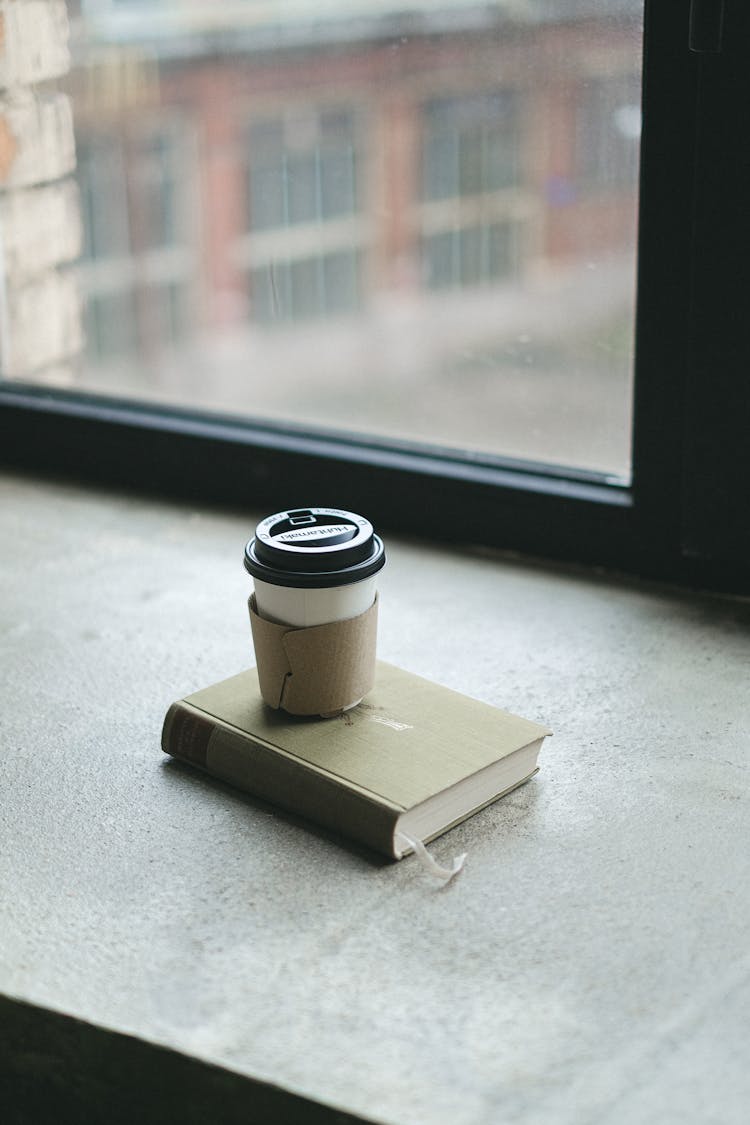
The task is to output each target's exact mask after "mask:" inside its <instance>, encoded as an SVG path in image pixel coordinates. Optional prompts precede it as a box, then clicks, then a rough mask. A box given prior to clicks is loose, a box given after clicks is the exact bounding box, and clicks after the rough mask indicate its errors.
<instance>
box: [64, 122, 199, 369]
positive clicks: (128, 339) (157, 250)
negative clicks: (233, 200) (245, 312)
mask: <svg viewBox="0 0 750 1125" xmlns="http://www.w3.org/2000/svg"><path fill="white" fill-rule="evenodd" d="M76 144H77V150H78V182H79V185H80V189H81V200H82V211H83V227H84V253H83V258H82V261H81V263H80V265H79V267H78V272H79V277H80V281H81V288H82V291H83V296H84V299H85V303H84V323H85V328H86V340H87V356H86V358H87V360H89V361H92V362H96V363H100V362H106V361H107V360H116V359H118V357H123V356H128V355H130V356H132V355H138V356H143V357H147V356H149V355H153V354H155V353H158V352H160V351H162V350H163V349H164V348H168V347H171V346H173V345H174V344H176V343H177V342H179V341H180V340H181V339H182V337H183V334H184V328H185V324H186V321H187V307H188V304H189V295H190V277H191V273H192V266H191V258H192V254H191V250H190V247H189V244H188V239H189V233H188V227H189V208H188V205H187V198H186V193H187V189H186V186H185V185H186V167H185V163H186V143H185V137H184V135H183V133H182V130H181V129H180V128H179V126H178V125H174V124H167V125H164V126H162V127H158V126H157V127H152V128H148V129H146V130H136V131H132V130H130V129H128V128H127V127H126V126H125V125H124V124H123V123H119V124H115V126H114V127H113V128H110V129H109V130H108V131H107V132H103V131H98V130H97V131H89V132H87V131H86V129H85V128H81V129H80V130H79V134H78V137H77V141H76Z"/></svg>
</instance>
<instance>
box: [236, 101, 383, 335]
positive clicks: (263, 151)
mask: <svg viewBox="0 0 750 1125" xmlns="http://www.w3.org/2000/svg"><path fill="white" fill-rule="evenodd" d="M360 161H361V156H360V152H359V141H358V123H357V118H356V114H355V113H354V112H353V111H351V110H348V109H339V108H331V109H321V110H314V109H294V110H289V111H287V112H286V113H282V114H279V115H277V116H275V117H269V118H265V119H263V120H258V121H254V122H252V123H251V125H250V127H249V129H248V131H247V162H248V175H247V185H248V190H247V203H248V228H249V234H248V236H247V237H246V238H244V239H243V240H242V242H241V245H240V247H239V254H240V256H241V258H242V260H243V261H244V263H245V265H246V268H247V270H248V273H249V277H250V289H251V316H252V319H254V320H255V321H257V322H260V323H262V324H273V323H276V322H280V323H285V324H289V322H296V321H305V320H310V319H319V318H331V317H335V316H337V315H345V314H349V313H352V312H355V311H356V310H357V309H358V308H359V307H360V303H361V280H360V279H361V265H362V252H363V245H364V241H365V236H364V224H363V223H362V222H361V220H360V218H359V213H360V209H361V203H360V195H361V192H360V188H359V164H360ZM285 233H286V237H285Z"/></svg>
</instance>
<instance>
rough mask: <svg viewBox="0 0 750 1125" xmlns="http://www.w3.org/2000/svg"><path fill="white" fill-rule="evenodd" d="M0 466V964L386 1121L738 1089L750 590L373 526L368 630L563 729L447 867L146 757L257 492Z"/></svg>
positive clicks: (201, 676)
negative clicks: (458, 545)
mask: <svg viewBox="0 0 750 1125" xmlns="http://www.w3.org/2000/svg"><path fill="white" fill-rule="evenodd" d="M0 495H1V497H2V509H3V513H4V517H3V524H4V526H3V531H2V535H3V542H4V562H5V568H4V573H5V582H4V596H5V607H4V608H5V613H4V620H5V627H4V641H5V645H6V649H7V657H6V676H5V688H6V695H5V708H4V715H3V718H4V720H5V725H6V733H5V738H4V749H5V761H6V770H7V773H6V777H8V778H9V779H10V785H9V786H8V787H7V793H8V794H9V796H8V797H7V798H6V803H5V808H4V812H3V819H2V820H0V823H2V825H3V833H4V835H5V839H4V840H2V846H0V869H2V872H3V886H2V891H1V892H0V901H2V903H3V904H4V907H3V915H4V918H3V921H2V924H1V925H0V932H2V934H3V938H4V940H3V957H2V959H1V960H0V994H3V995H7V996H9V997H14V998H16V999H18V1000H24V1001H27V1002H28V1003H30V1004H31V1005H33V1006H36V1007H37V1008H38V1009H40V1010H41V1009H45V1008H49V1009H52V1010H55V1011H60V1012H65V1013H69V1014H72V1015H75V1016H78V1017H80V1018H82V1019H84V1020H86V1021H89V1022H90V1023H91V1024H93V1025H95V1026H96V1027H99V1028H107V1029H111V1030H113V1031H120V1032H125V1033H127V1034H128V1035H130V1036H133V1037H135V1038H136V1039H139V1040H143V1041H146V1042H148V1043H156V1044H161V1045H163V1046H167V1047H170V1048H173V1049H174V1050H176V1051H178V1052H180V1053H181V1054H183V1055H185V1056H187V1057H188V1058H189V1059H192V1060H194V1061H195V1066H196V1068H197V1067H198V1060H203V1061H208V1062H213V1063H218V1064H220V1065H222V1066H225V1067H227V1068H229V1069H230V1070H232V1071H234V1072H236V1073H237V1074H238V1075H241V1076H244V1078H254V1079H257V1080H259V1081H261V1082H265V1083H270V1084H272V1085H274V1086H276V1087H279V1088H280V1089H281V1090H288V1091H292V1092H295V1093H298V1094H301V1095H303V1096H304V1098H306V1099H310V1100H311V1101H317V1102H320V1103H323V1104H325V1105H331V1106H338V1107H340V1108H341V1109H345V1110H347V1111H349V1113H351V1114H353V1115H360V1116H362V1117H365V1118H373V1119H376V1120H378V1121H383V1122H389V1123H390V1122H393V1123H394V1125H395V1123H397V1122H403V1121H407V1120H409V1121H417V1120H418V1121H420V1122H424V1123H425V1125H433V1123H434V1125H442V1123H444V1122H445V1123H448V1122H450V1123H451V1125H464V1123H466V1125H469V1123H472V1125H473V1123H475V1122H477V1121H480V1120H497V1121H500V1120H502V1121H504V1122H509V1123H510V1122H526V1121H531V1120H533V1121H534V1122H539V1123H543V1122H549V1123H550V1125H551V1123H552V1122H554V1123H555V1125H565V1123H567V1122H570V1123H571V1125H572V1123H574V1122H578V1121H580V1120H583V1119H585V1120H589V1119H591V1120H597V1121H598V1122H601V1123H611V1125H616V1123H619V1122H621V1121H626V1120H642V1121H646V1120H655V1119H659V1118H660V1117H662V1116H663V1115H664V1113H665V1111H666V1107H669V1108H670V1110H671V1112H672V1113H673V1114H675V1115H679V1116H680V1120H681V1121H683V1122H685V1123H689V1122H696V1125H697V1123H698V1122H701V1123H702V1122H703V1121H705V1120H706V1118H707V1116H710V1115H711V1114H713V1115H714V1116H719V1117H721V1118H722V1120H726V1121H729V1120H735V1119H736V1120H738V1121H739V1120H740V1119H741V1118H742V1112H744V1106H745V1104H746V1100H747V1094H748V1088H747V1077H746V1068H745V1066H744V1060H742V1059H741V1057H740V1056H741V1052H740V1051H739V1050H737V1049H734V1054H733V1053H732V1050H733V1049H732V1047H731V1044H733V1043H734V1044H737V1043H741V1042H743V1041H744V1037H745V1030H746V1029H745V1021H744V1017H743V1011H742V1009H743V1003H744V1004H745V1005H746V1004H747V1000H748V985H747V983H746V980H745V979H744V978H745V977H746V972H743V971H741V970H742V966H743V965H746V948H745V947H746V933H747V928H748V924H749V923H750V901H749V900H748V896H747V894H746V893H743V892H744V887H745V882H746V880H745V870H744V868H745V853H746V823H745V820H746V816H745V811H744V809H743V803H742V800H741V797H742V795H743V793H744V792H745V790H746V780H745V779H746V776H747V769H748V764H749V759H748V748H747V740H746V737H745V727H746V706H747V704H746V687H747V678H746V668H747V660H748V643H747V625H748V622H749V621H750V605H748V603H747V602H743V601H737V600H729V599H720V598H710V597H701V596H698V595H693V594H687V593H684V592H678V591H674V590H671V589H668V588H664V587H656V586H653V587H652V586H648V585H645V584H643V585H638V584H636V583H635V582H633V583H619V584H618V583H615V582H614V581H610V580H607V579H603V578H601V579H592V578H586V577H581V576H579V575H577V574H575V573H571V572H565V571H562V570H553V569H551V568H549V569H547V568H542V567H538V568H530V567H527V566H523V565H521V564H513V563H511V562H507V561H500V560H498V559H496V558H494V557H489V556H478V555H471V554H470V553H468V552H461V551H448V550H437V549H432V548H430V547H427V546H421V545H415V544H412V543H407V542H404V541H398V542H389V544H388V546H389V564H388V566H387V568H386V570H385V571H384V572H383V578H382V582H381V615H380V637H379V654H380V655H381V656H382V657H383V658H384V659H386V660H389V661H391V662H393V663H397V664H401V665H403V666H404V667H406V668H409V669H411V670H413V671H415V672H418V673H420V674H422V675H424V676H427V677H429V678H432V679H435V680H438V681H440V682H442V683H445V684H447V685H448V686H450V687H452V688H455V689H457V690H460V691H464V692H466V693H468V694H472V695H476V696H478V697H480V698H483V699H485V700H488V701H489V702H492V703H495V704H497V705H499V706H501V707H506V708H508V709H510V710H514V711H517V712H518V713H520V714H523V715H525V716H526V717H528V718H531V719H537V720H540V721H542V722H544V723H547V724H549V725H550V726H551V727H552V729H553V730H554V731H555V736H554V738H553V739H552V740H550V741H549V742H548V743H546V744H545V748H544V751H543V755H542V759H541V772H540V774H539V775H538V777H537V778H536V779H535V780H534V781H533V782H531V783H529V784H528V785H526V786H525V787H523V788H522V789H521V790H519V791H517V792H516V793H514V794H513V795H512V796H510V797H509V798H507V799H505V800H504V801H501V802H500V803H498V804H497V805H495V806H492V807H490V808H488V809H486V810H484V811H483V812H482V813H480V814H478V815H477V816H475V817H474V818H472V819H471V820H470V821H468V822H467V823H465V824H464V825H462V826H460V827H459V828H457V829H455V830H454V831H453V832H451V833H450V834H449V835H447V836H445V837H443V838H442V839H441V840H439V841H437V842H436V843H435V844H434V845H433V849H434V851H435V854H436V855H437V856H438V857H440V858H441V859H443V860H448V859H449V858H450V857H452V856H453V855H455V854H457V853H459V852H463V851H466V852H468V859H467V864H466V870H465V871H464V872H463V873H462V875H461V876H460V877H459V878H458V879H456V880H455V881H454V882H453V883H452V884H450V885H449V886H448V887H446V888H444V889H442V888H441V887H440V886H439V885H436V884H435V883H434V882H433V881H431V879H430V878H429V877H427V876H426V875H424V874H423V873H422V871H421V869H420V868H419V867H417V866H416V864H415V863H414V862H413V861H410V860H405V861H404V862H402V863H400V864H395V865H391V864H385V863H383V862H381V861H380V860H379V859H377V858H374V857H372V856H370V855H368V854H365V853H364V852H362V851H360V850H358V849H354V848H350V847H348V846H347V845H345V844H343V845H342V844H341V843H340V842H339V841H337V840H335V839H334V838H333V837H331V836H329V835H327V834H325V833H324V832H322V831H321V830H317V829H310V828H308V827H307V826H305V825H304V824H302V822H300V821H297V820H294V819H292V818H289V817H286V816H284V815H283V814H281V813H276V812H275V811H274V810H272V809H270V808H269V807H267V806H264V805H261V804H260V803H259V802H255V801H253V800H252V799H250V798H246V797H244V796H242V795H241V794H237V793H235V792H233V791H231V790H230V789H229V788H227V787H225V786H223V785H221V784H219V783H218V782H214V781H212V780H210V779H207V778H203V777H201V776H199V775H197V774H195V773H192V772H189V771H188V770H187V769H184V768H181V767H179V766H176V765H174V764H169V763H167V762H166V761H165V760H163V759H162V756H161V754H160V752H159V731H160V726H161V720H162V718H163V714H164V712H165V710H166V707H167V705H168V704H169V703H170V702H171V701H172V700H173V699H175V698H177V697H179V696H181V695H183V694H185V693H187V692H188V691H191V690H194V689H197V688H199V687H201V686H204V685H206V684H208V683H211V682H213V681H214V680H218V679H221V678H222V677H224V676H227V675H230V674H232V673H233V672H235V671H237V670H239V669H240V668H242V667H244V666H247V665H248V664H250V663H252V652H251V647H250V637H249V628H248V625H247V620H246V610H245V599H246V597H247V593H248V583H247V578H246V575H245V573H244V571H243V568H242V564H241V556H242V547H243V544H244V542H245V540H246V538H247V537H248V535H249V534H250V532H251V531H252V528H253V526H254V522H255V518H254V515H253V516H240V515H238V516H231V515H226V514H221V515H216V514H211V513H209V512H206V511H199V510H195V509H191V508H190V507H188V506H185V505H182V506H178V505H169V504H166V503H157V502H155V501H146V500H141V499H134V498H132V497H118V496H115V495H113V494H111V493H105V492H94V491H87V490H85V489H83V488H78V487H74V486H68V485H64V486H63V485H50V484H48V483H45V484H39V483H36V482H34V481H33V480H31V479H30V478H25V477H13V476H10V475H6V476H3V477H2V478H0ZM256 514H257V513H256ZM457 737H460V732H457ZM19 1011H20V1009H19ZM10 1012H11V1018H10V1019H8V1021H7V1026H8V1027H9V1028H11V1034H12V1031H13V1030H14V1029H15V1027H16V1024H14V1020H13V1018H12V1012H13V1006H12V1005H11V1008H10ZM18 1026H20V1023H19V1025H18ZM29 1026H30V1027H31V1028H32V1031H31V1033H30V1034H31V1035H32V1037H33V1021H32V1023H31V1024H30V1025H29ZM40 1026H41V1015H40ZM27 1034H28V1033H27ZM63 1034H64V1032H63V1031H61V1032H60V1035H61V1036H62V1035H63ZM61 1041H62V1040H61ZM52 1049H54V1048H52ZM141 1049H142V1048H141V1047H140V1046H139V1045H138V1044H137V1043H134V1042H133V1040H131V1039H123V1040H122V1044H121V1047H120V1050H121V1051H122V1060H123V1067H122V1074H123V1076H125V1075H127V1072H128V1066H127V1062H128V1058H129V1057H130V1056H132V1057H136V1056H138V1053H139V1052H140V1051H141ZM24 1050H25V1051H27V1052H28V1051H30V1050H31V1051H32V1052H33V1045H32V1046H29V1043H28V1039H27V1040H26V1044H25V1047H24ZM19 1052H20V1048H19V1047H18V1046H17V1045H16V1049H15V1050H14V1051H12V1052H11V1058H12V1059H13V1060H14V1069H13V1076H14V1077H15V1078H17V1070H16V1067H15V1064H16V1063H18V1059H21V1054H20V1053H19ZM60 1052H61V1054H62V1053H63V1051H62V1047H61V1048H60ZM82 1059H83V1056H80V1057H79V1058H78V1059H77V1060H76V1059H75V1058H74V1060H73V1062H70V1063H69V1064H68V1065H69V1066H70V1067H73V1070H68V1071H67V1072H66V1078H65V1082H64V1083H63V1086H62V1087H61V1088H59V1089H57V1090H56V1094H55V1096H56V1097H57V1098H58V1100H59V1099H60V1098H61V1097H68V1096H69V1097H71V1098H72V1097H77V1098H79V1099H81V1100H80V1103H77V1108H78V1110H79V1111H83V1110H86V1109H88V1110H90V1109H91V1107H94V1108H96V1106H97V1104H98V1103H97V1102H96V1099H97V1098H101V1097H103V1096H105V1095H106V1096H110V1095H112V1096H115V1095H116V1094H117V1093H118V1091H117V1090H116V1089H114V1088H109V1087H108V1088H107V1089H106V1090H104V1092H103V1091H102V1084H101V1082H98V1081H95V1080H94V1079H95V1077H96V1076H95V1074H94V1073H93V1071H94V1067H93V1066H92V1072H91V1073H87V1071H86V1064H85V1062H84V1061H82ZM22 1065H25V1064H23V1063H22V1062H21V1063H18V1066H22ZM76 1067H78V1068H79V1069H78V1072H76V1071H75V1068H76ZM45 1074H46V1075H47V1077H46V1078H45ZM34 1077H35V1082H36V1085H37V1091H38V1092H39V1096H43V1092H44V1090H45V1089H46V1088H47V1086H49V1088H50V1089H51V1088H52V1086H54V1082H55V1079H54V1078H50V1077H49V1073H48V1072H46V1071H44V1070H43V1068H40V1069H39V1072H38V1074H37V1073H35V1076H34ZM636 1079H637V1081H635V1080H636ZM130 1080H131V1081H132V1075H130ZM108 1081H109V1079H108ZM112 1081H114V1080H112ZM123 1081H125V1077H123ZM207 1088H208V1087H207ZM253 1090H255V1092H254V1093H253ZM73 1091H76V1092H75V1093H74V1092H73ZM138 1096H139V1097H140V1098H141V1100H142V1107H141V1108H144V1107H145V1109H146V1110H149V1111H153V1106H150V1104H149V1103H148V1098H149V1097H150V1094H149V1087H148V1084H145V1085H144V1087H143V1091H142V1092H141V1094H140V1095H138ZM155 1096H156V1095H154V1097H155ZM178 1096H179V1094H178V1091H177V1090H175V1092H174V1098H177V1097H178ZM257 1096H258V1094H257V1088H251V1087H250V1085H249V1084H248V1099H249V1102H248V1104H253V1103H252V1098H253V1097H257ZM87 1099H88V1100H87ZM176 1104H177V1103H176V1102H175V1101H173V1102H172V1110H174V1107H175V1105H176ZM675 1107H676V1108H675ZM741 1111H742V1112H741ZM221 1112H222V1111H221V1108H220V1107H219V1106H216V1107H215V1112H213V1113H212V1115H211V1119H212V1120H216V1121H221V1120H224V1119H225V1118H223V1117H222V1116H221ZM296 1112H298V1117H296V1118H294V1120H304V1119H306V1115H305V1111H304V1103H299V1104H298V1106H297V1111H296ZM61 1115H62V1116H64V1113H62V1114H61ZM81 1116H85V1114H84V1113H81ZM206 1119H208V1118H206ZM226 1119H227V1120H228V1119H229V1118H228V1117H227V1118H226ZM309 1119H310V1120H323V1119H324V1118H321V1117H315V1116H314V1107H313V1106H312V1105H311V1106H310V1112H309ZM231 1120H234V1118H233V1117H232V1118H231Z"/></svg>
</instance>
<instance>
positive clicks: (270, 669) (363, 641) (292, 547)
mask: <svg viewBox="0 0 750 1125" xmlns="http://www.w3.org/2000/svg"><path fill="white" fill-rule="evenodd" d="M244 563H245V569H246V570H247V571H248V573H249V574H250V575H252V578H253V583H254V590H255V592H254V596H253V598H251V599H250V619H251V624H252V626H253V640H254V643H255V651H256V658H257V663H258V673H259V678H260V684H261V692H262V694H263V697H264V699H265V700H266V702H268V703H270V704H271V706H274V707H282V708H284V709H285V710H289V711H291V713H292V714H324V713H329V712H333V711H336V710H343V709H346V708H347V707H351V706H354V704H356V703H357V702H359V700H360V699H361V697H362V695H363V694H364V690H362V689H363V686H364V689H365V690H369V687H371V686H372V684H371V680H372V679H373V678H374V668H375V652H374V647H375V633H376V620H377V618H376V611H377V605H376V595H377V590H376V586H377V576H378V573H379V571H380V570H381V569H382V567H383V566H384V564H385V549H384V547H383V542H382V540H381V539H380V537H379V536H378V535H376V534H375V531H374V529H373V526H372V524H371V523H370V521H369V520H368V519H366V518H365V517H364V516H360V515H357V514H356V513H355V512H349V511H344V510H342V509H340V508H293V509H290V510H288V511H285V512H276V513H275V514H274V515H272V516H268V517H266V519H264V520H262V521H261V522H260V523H259V524H258V526H257V528H256V529H255V535H254V536H253V538H252V539H250V541H249V542H248V543H247V545H246V547H245V556H244ZM290 633H293V634H294V635H293V636H291V637H290V636H289V635H288V634H290ZM342 653H346V657H345V659H344V657H343V656H342V655H341V654H342ZM295 659H296V664H295ZM337 661H338V664H337ZM303 681H304V682H303Z"/></svg>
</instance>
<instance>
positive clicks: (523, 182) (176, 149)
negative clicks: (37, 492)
mask: <svg viewBox="0 0 750 1125" xmlns="http://www.w3.org/2000/svg"><path fill="white" fill-rule="evenodd" d="M313 7H314V9H315V12H314V15H313V14H312V12H313ZM313 7H311V8H310V10H309V11H307V10H306V11H305V12H304V13H303V12H302V9H301V7H300V6H298V5H288V4H285V3H281V2H280V0H279V2H277V3H274V2H273V0H272V2H270V3H264V4H257V3H246V4H241V5H238V4H230V3H226V2H222V0H217V2H216V3H213V4H210V5H209V4H207V5H201V6H199V7H196V5H194V4H192V3H188V2H183V0H164V2H163V3H159V4H149V5H146V4H143V3H137V2H136V0H118V2H117V3H116V4H110V3H104V2H96V0H84V2H82V3H81V4H80V5H79V7H78V9H77V14H76V16H75V18H74V20H73V23H72V45H73V59H74V66H73V69H72V71H71V73H70V75H69V76H68V78H66V79H62V80H61V81H60V84H61V87H62V89H63V90H64V91H67V92H68V93H69V94H70V96H71V98H72V105H73V114H74V121H75V133H76V147H77V157H78V165H77V171H76V176H77V180H78V184H79V187H80V206H81V214H82V221H83V229H84V232H85V233H84V247H83V252H82V254H81V256H80V259H79V261H78V262H77V264H75V266H73V267H72V269H73V272H74V273H75V276H76V278H77V282H78V285H79V288H80V291H81V294H82V297H83V302H84V328H85V336H86V345H85V349H84V351H83V353H82V354H81V356H80V357H79V358H78V359H74V360H71V362H70V363H69V364H68V372H69V376H68V377H69V381H70V384H71V385H72V386H73V387H79V388H81V389H86V390H96V391H100V392H104V393H113V394H131V395H136V396H138V397H144V398H148V399H153V400H158V401H163V402H167V403H170V402H171V403H175V404H181V405H188V406H194V407H201V408H204V407H205V408H209V409H211V408H213V409H218V410H221V411H230V412H236V413H237V414H238V415H243V416H253V417H255V418H261V419H262V418H268V419H273V420H279V419H288V420H290V421H292V422H294V423H297V424H299V423H308V424H311V425H324V426H326V427H329V428H330V427H340V428H343V429H345V430H349V431H355V432H359V433H374V434H377V435H382V436H383V437H389V436H394V437H397V438H399V439H404V438H411V439H415V440H418V441H424V442H427V443H431V444H439V445H445V446H448V447H450V448H451V449H454V450H468V451H471V453H472V454H475V453H486V454H490V455H500V456H511V457H515V458H518V457H520V458H528V459H532V460H535V461H542V462H549V463H551V464H556V465H563V466H565V465H568V466H573V467H575V468H583V469H591V470H595V471H598V472H603V473H605V474H609V475H612V476H615V477H617V478H618V479H624V478H627V476H628V473H629V466H630V414H631V392H632V340H633V317H634V311H633V310H634V286H635V280H634V279H635V236H636V218H637V181H638V142H639V130H640V68H641V62H640V59H641V21H642V11H641V4H640V3H638V2H637V0H590V2H589V0H575V2H572V0H544V2H542V0H538V2H537V0H532V2H529V3H524V4H497V3H484V4H482V3H481V0H480V2H479V3H477V2H476V0H472V2H469V0H440V2H438V0H434V2H431V0H425V2H424V3H420V4H419V6H418V8H419V16H418V18H417V16H416V15H415V9H414V7H413V5H411V6H410V5H408V4H403V3H401V4H399V3H397V2H395V0H356V2H355V3H352V0H327V2H326V3H324V4H322V5H316V6H313ZM407 17H408V18H407ZM405 28H408V31H407V32H406V33H405V32H404V29H405ZM31 377H32V378H33V377H35V375H34V373H33V372H32V373H31Z"/></svg>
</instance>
